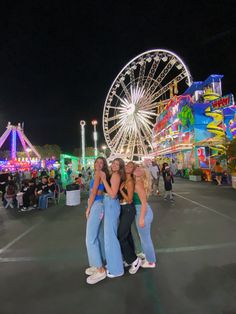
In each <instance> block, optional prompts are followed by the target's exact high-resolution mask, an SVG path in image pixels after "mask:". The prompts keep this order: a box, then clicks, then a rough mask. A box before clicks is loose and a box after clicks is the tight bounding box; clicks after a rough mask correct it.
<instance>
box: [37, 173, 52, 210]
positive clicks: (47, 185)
mask: <svg viewBox="0 0 236 314" xmlns="http://www.w3.org/2000/svg"><path fill="white" fill-rule="evenodd" d="M42 183H43V185H42V193H41V194H40V195H39V202H38V207H39V209H46V208H47V203H48V198H49V197H52V196H53V194H54V191H55V189H56V185H55V180H54V179H53V178H49V179H47V178H45V177H44V178H43V180H42Z"/></svg>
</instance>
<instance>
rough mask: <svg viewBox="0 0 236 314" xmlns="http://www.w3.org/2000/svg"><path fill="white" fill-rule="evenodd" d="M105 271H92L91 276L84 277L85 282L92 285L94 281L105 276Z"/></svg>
mask: <svg viewBox="0 0 236 314" xmlns="http://www.w3.org/2000/svg"><path fill="white" fill-rule="evenodd" d="M106 276H107V275H106V272H105V271H103V272H102V273H100V272H99V271H96V272H95V273H93V274H92V275H91V276H89V277H88V278H87V279H86V282H87V283H88V284H89V285H94V284H95V283H97V282H99V281H101V280H103V279H105V278H106Z"/></svg>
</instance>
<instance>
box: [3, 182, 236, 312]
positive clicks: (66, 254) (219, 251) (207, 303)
mask: <svg viewBox="0 0 236 314" xmlns="http://www.w3.org/2000/svg"><path fill="white" fill-rule="evenodd" d="M174 190H175V192H176V196H175V202H174V204H171V203H170V202H169V201H164V200H163V199H162V198H156V197H152V198H151V199H150V203H151V205H152V208H153V210H154V216H155V220H154V222H153V228H152V234H153V240H154V244H155V247H156V249H157V254H158V257H159V263H158V268H156V269H145V270H144V269H141V270H140V271H139V272H138V273H137V274H136V275H134V276H132V275H129V274H125V276H124V277H121V278H116V279H106V280H104V281H103V282H101V283H99V284H97V285H95V286H89V285H87V284H86V283H85V278H86V276H85V275H84V269H85V268H86V266H87V256H86V250H85V244H84V235H85V218H84V209H85V200H84V201H83V203H82V204H81V205H80V206H78V207H66V206H65V205H64V204H63V201H62V202H61V204H60V206H59V207H55V206H51V207H50V208H49V209H48V210H46V211H43V212H30V213H16V212H14V211H13V210H5V209H4V208H1V209H0V313H1V314H10V313H11V314H12V313H18V314H21V313H22V314H32V313H33V314H38V313H40V314H42V313H44V314H48V313H50V314H54V313H55V314H74V313H76V314H77V313H79V314H84V313H103V314H106V313H112V314H116V313H119V314H126V313H127V314H128V313H144V312H145V313H149V314H152V313H163V314H167V313H168V314H169V313H170V314H172V313H173V314H177V313H179V314H185V313H186V314H189V313H191V314H205V313H206V314H211V313H212V314H220V313H222V314H233V313H236V191H235V190H233V189H232V188H230V187H226V186H221V187H218V186H215V185H212V184H210V183H197V182H196V183H195V182H189V181H187V180H184V179H177V180H176V183H175V185H174Z"/></svg>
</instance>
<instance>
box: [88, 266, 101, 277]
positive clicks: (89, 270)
mask: <svg viewBox="0 0 236 314" xmlns="http://www.w3.org/2000/svg"><path fill="white" fill-rule="evenodd" d="M97 271H98V269H97V267H94V266H91V267H89V268H86V269H85V274H86V275H88V276H91V275H93V274H94V273H96V272H97Z"/></svg>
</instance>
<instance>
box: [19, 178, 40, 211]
mask: <svg viewBox="0 0 236 314" xmlns="http://www.w3.org/2000/svg"><path fill="white" fill-rule="evenodd" d="M35 189H36V185H35V182H34V179H31V180H29V181H28V180H26V182H25V185H24V186H23V187H22V190H21V192H23V193H24V194H23V208H22V209H21V211H27V210H31V209H32V208H36V207H37V200H36V196H35ZM30 205H31V206H30Z"/></svg>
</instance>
